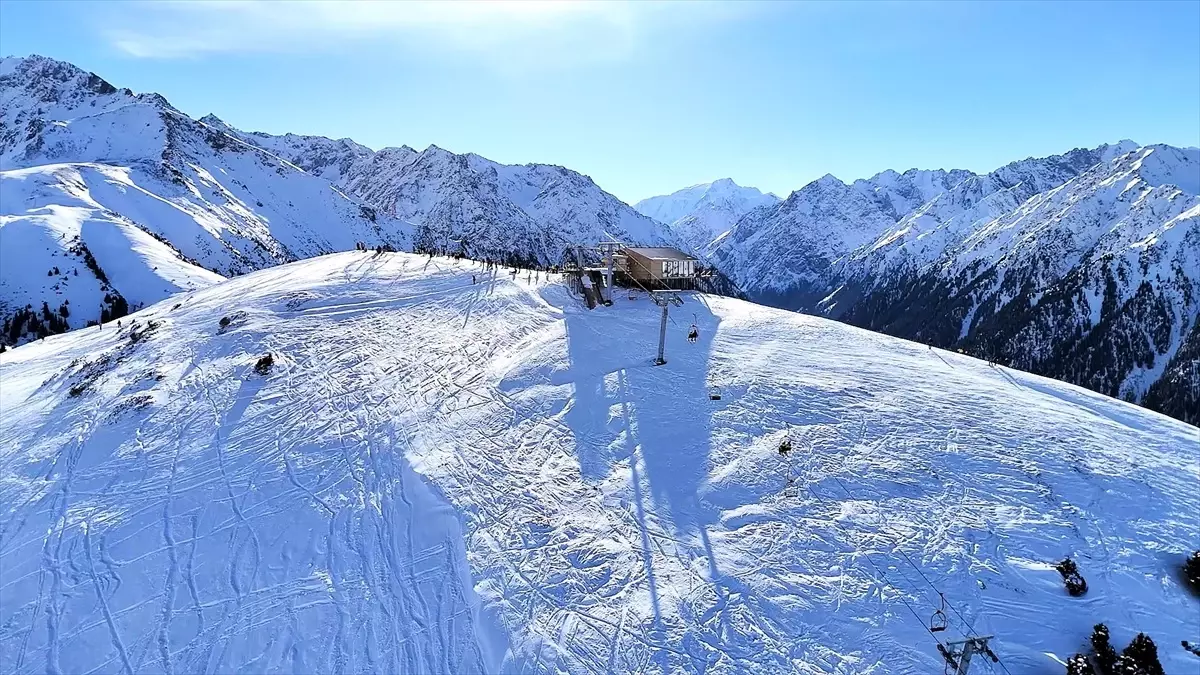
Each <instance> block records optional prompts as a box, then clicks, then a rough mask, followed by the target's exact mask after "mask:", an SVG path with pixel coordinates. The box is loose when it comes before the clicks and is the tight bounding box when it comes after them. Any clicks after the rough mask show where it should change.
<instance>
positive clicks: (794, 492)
mask: <svg viewBox="0 0 1200 675" xmlns="http://www.w3.org/2000/svg"><path fill="white" fill-rule="evenodd" d="M783 496H784V497H799V496H800V486H799V485H798V484H797V481H796V479H795V478H793V477H788V479H787V482H785V483H784V484H783Z"/></svg>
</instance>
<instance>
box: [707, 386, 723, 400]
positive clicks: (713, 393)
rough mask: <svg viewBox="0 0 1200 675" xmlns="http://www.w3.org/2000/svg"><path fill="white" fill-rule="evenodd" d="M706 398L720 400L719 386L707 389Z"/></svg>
mask: <svg viewBox="0 0 1200 675" xmlns="http://www.w3.org/2000/svg"><path fill="white" fill-rule="evenodd" d="M708 400H710V401H720V400H721V388H720V387H711V388H710V389H709V390H708Z"/></svg>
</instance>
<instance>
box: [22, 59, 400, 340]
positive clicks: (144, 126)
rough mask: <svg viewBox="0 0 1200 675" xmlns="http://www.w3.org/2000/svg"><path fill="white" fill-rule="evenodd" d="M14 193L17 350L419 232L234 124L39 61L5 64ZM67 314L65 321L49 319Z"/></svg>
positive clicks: (61, 64)
mask: <svg viewBox="0 0 1200 675" xmlns="http://www.w3.org/2000/svg"><path fill="white" fill-rule="evenodd" d="M218 122H219V121H218ZM0 194H3V196H4V204H3V206H2V207H0V208H2V210H3V214H2V215H0V217H2V218H3V220H2V221H0V248H3V250H4V253H3V255H4V261H5V265H4V269H3V271H2V272H0V275H2V277H3V281H4V283H3V290H2V291H0V315H3V316H4V318H5V319H6V320H7V326H6V329H5V330H6V332H5V336H4V337H3V339H4V341H5V342H8V343H10V344H11V343H13V342H18V341H20V340H21V339H23V338H27V337H33V336H37V335H39V334H42V335H44V334H45V333H46V332H48V331H49V332H54V331H56V330H60V329H62V328H64V327H77V326H80V325H83V324H84V323H87V322H89V321H95V320H99V319H100V318H101V314H102V309H103V312H104V313H105V314H108V315H119V314H121V313H123V308H124V307H125V306H127V305H129V304H133V305H135V306H136V305H139V304H142V303H146V302H153V301H156V300H158V299H160V298H162V297H164V296H165V295H166V294H169V293H173V292H176V291H178V290H182V289H189V288H199V287H201V286H203V285H206V284H209V283H212V281H213V280H215V279H219V278H220V276H219V275H231V274H240V273H243V272H248V271H251V270H255V269H261V268H263V267H268V266H271V265H276V264H279V263H281V262H287V261H291V260H297V259H299V258H306V257H311V256H314V255H319V254H321V253H328V252H331V251H339V250H348V249H353V248H355V246H356V244H357V243H358V242H363V243H366V244H368V245H371V246H376V245H382V244H389V245H392V246H396V247H401V246H407V245H409V242H410V240H411V235H412V230H411V227H410V226H408V225H407V224H405V223H402V222H400V221H397V220H394V219H391V218H388V217H386V216H377V215H376V213H375V212H374V210H373V209H371V208H369V207H368V206H366V205H364V204H362V203H360V202H357V201H355V200H354V199H351V198H349V197H347V196H346V195H345V194H343V193H342V192H341V191H339V190H338V189H337V188H335V187H334V186H333V185H331V184H330V183H329V182H328V181H327V180H324V179H322V178H320V177H318V176H315V175H312V174H310V173H308V172H306V171H304V170H302V169H300V168H299V167H297V166H295V165H293V164H292V163H290V162H288V161H286V160H283V159H281V158H279V157H278V156H276V155H274V154H272V153H270V152H267V151H265V150H262V149H260V148H258V147H256V146H254V145H250V144H247V143H245V142H243V141H241V140H240V139H239V138H238V137H236V136H235V135H234V134H231V133H229V130H228V129H227V128H226V127H225V126H224V125H223V124H209V123H205V122H201V121H197V120H193V119H191V118H189V117H188V116H186V115H184V114H183V113H181V112H179V111H178V110H176V109H175V108H174V107H172V106H171V105H170V104H169V103H168V102H167V101H166V100H165V99H163V98H162V97H161V96H158V95H157V94H134V93H133V92H131V91H129V90H128V89H117V88H116V87H114V86H112V85H111V84H109V83H108V82H106V81H104V80H103V79H101V78H100V77H98V76H96V75H94V74H92V73H86V72H84V71H82V70H80V69H79V68H76V67H75V66H73V65H71V64H69V63H64V62H61V61H55V60H53V59H48V58H44V57H38V56H33V57H28V58H11V57H10V58H5V59H3V60H2V61H0ZM101 249H103V250H101ZM123 249H124V250H123ZM55 269H57V270H58V272H57V273H55V272H54V270H55ZM63 305H67V306H69V310H68V312H69V316H67V317H66V318H67V321H66V324H65V325H64V324H62V323H61V322H59V321H58V320H57V319H55V320H54V321H51V320H50V319H49V317H47V316H45V311H44V308H49V309H50V310H56V311H57V310H58V309H59V308H60V307H61V306H63ZM102 305H103V307H102ZM27 308H28V309H27ZM34 315H36V316H34ZM60 316H61V314H60ZM51 324H54V325H51Z"/></svg>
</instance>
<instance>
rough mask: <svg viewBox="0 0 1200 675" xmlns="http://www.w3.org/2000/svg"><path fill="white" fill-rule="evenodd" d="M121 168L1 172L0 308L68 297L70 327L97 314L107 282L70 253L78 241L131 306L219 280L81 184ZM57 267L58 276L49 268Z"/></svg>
mask: <svg viewBox="0 0 1200 675" xmlns="http://www.w3.org/2000/svg"><path fill="white" fill-rule="evenodd" d="M118 174H120V172H113V171H112V170H111V169H110V168H109V167H103V166H92V165H49V166H41V167H35V168H31V169H17V170H13V171H3V172H0V204H2V206H0V280H3V292H2V293H0V307H7V308H13V309H16V308H21V307H24V306H25V305H27V304H28V305H32V306H33V308H34V309H35V310H36V309H39V308H40V307H41V305H42V303H43V302H46V303H48V304H49V305H50V307H51V309H54V310H56V309H58V307H59V306H60V305H61V304H63V302H64V301H67V302H68V304H70V305H71V308H70V309H71V310H72V315H71V317H69V319H68V321H69V323H70V325H71V326H72V327H81V326H83V325H85V324H86V323H87V321H88V320H94V319H95V318H97V317H98V316H99V308H100V305H101V302H102V300H103V297H104V295H105V293H106V292H107V290H106V288H105V284H102V283H101V282H100V280H99V279H97V278H96V277H95V276H93V274H92V272H91V270H90V269H89V268H88V267H87V266H86V264H85V263H84V262H83V259H82V257H80V256H78V255H76V254H75V253H74V251H73V249H75V247H76V246H77V245H78V244H83V245H84V246H86V247H87V249H88V250H89V251H90V252H91V254H92V255H93V256H94V258H95V260H96V262H97V264H98V265H99V266H100V268H101V269H102V270H107V282H108V286H111V287H112V288H114V289H116V290H117V291H118V292H119V293H121V295H122V296H123V297H124V298H125V299H126V300H127V301H128V302H129V303H130V304H131V305H135V306H136V305H146V304H151V303H154V302H158V301H159V300H162V299H164V298H166V297H169V296H171V295H173V294H175V293H178V292H180V291H185V290H196V289H200V288H206V287H208V286H211V285H212V284H214V283H216V282H218V281H221V280H223V279H224V277H222V276H221V275H219V274H215V273H213V272H210V271H209V270H206V269H204V268H202V267H199V266H197V265H195V264H192V263H190V262H188V261H186V260H183V259H181V258H180V256H179V254H177V253H176V252H175V251H173V250H172V249H171V248H170V247H169V246H168V245H166V244H164V243H162V242H160V241H157V240H156V239H154V238H153V237H151V236H150V235H148V234H146V233H145V232H144V231H142V230H141V229H139V228H138V227H136V226H135V225H134V224H133V223H131V222H130V221H129V220H127V219H125V218H124V217H122V216H120V215H118V214H117V213H116V212H115V211H113V210H110V209H108V208H105V207H104V206H102V205H101V204H100V203H99V202H97V201H96V200H95V199H93V197H92V194H91V193H90V192H89V191H88V189H87V184H88V183H89V182H92V183H93V184H95V183H96V182H99V181H103V180H108V179H113V180H119V179H120V177H118ZM54 269H58V270H59V273H58V274H48V272H51V271H52V270H54Z"/></svg>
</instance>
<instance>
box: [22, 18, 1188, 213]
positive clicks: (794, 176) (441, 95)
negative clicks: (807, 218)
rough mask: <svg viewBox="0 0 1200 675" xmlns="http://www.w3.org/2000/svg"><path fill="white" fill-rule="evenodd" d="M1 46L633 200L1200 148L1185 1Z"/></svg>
mask: <svg viewBox="0 0 1200 675" xmlns="http://www.w3.org/2000/svg"><path fill="white" fill-rule="evenodd" d="M0 53H3V54H5V55H18V56H24V55H28V54H31V53H37V54H43V55H45V56H50V57H54V58H59V59H64V60H68V61H71V62H73V63H75V64H76V65H78V66H80V67H82V68H84V69H86V70H91V71H94V72H96V73H97V74H99V75H101V76H102V77H104V78H105V79H107V80H109V81H110V82H112V83H113V84H115V85H117V86H119V87H130V88H132V89H134V90H135V91H155V92H158V93H161V94H163V95H164V96H166V97H167V99H168V100H170V101H171V103H173V104H174V105H175V106H176V107H178V108H180V109H181V110H183V111H185V112H187V113H189V114H192V115H193V116H197V117H198V116H201V115H204V114H206V113H209V112H212V113H215V114H217V116H219V117H221V118H222V119H224V120H226V121H227V122H229V123H230V124H233V125H234V126H236V127H238V128H241V129H244V130H254V131H267V132H272V133H282V132H286V131H292V132H297V133H307V134H320V135H324V136H332V137H343V136H348V137H351V138H353V139H355V140H357V141H359V142H360V143H363V144H366V145H368V146H370V147H373V148H379V147H382V146H385V145H401V144H407V145H410V146H413V147H416V148H418V149H419V148H423V147H425V146H426V145H428V144H431V143H433V144H436V145H439V146H441V147H444V148H447V149H449V150H453V151H456V152H467V151H470V152H476V153H479V154H481V155H484V156H486V157H490V158H492V159H495V160H497V161H501V162H506V163H524V162H535V161H536V162H548V163H554V164H562V165H565V166H568V167H570V168H572V169H575V170H578V171H581V172H583V173H586V174H588V175H590V176H592V178H594V179H595V180H596V182H597V183H599V184H600V185H601V186H602V187H604V188H606V189H607V190H609V191H610V192H613V193H614V194H616V195H617V196H619V197H621V198H622V199H625V200H626V201H635V200H637V199H640V198H643V197H647V196H651V195H655V194H661V193H665V192H670V191H673V190H676V189H678V188H681V187H685V186H687V185H691V184H694V183H699V182H706V181H710V180H713V179H716V178H722V177H731V178H733V179H734V180H736V181H737V182H739V183H741V184H743V185H753V186H756V187H759V188H761V189H764V190H770V191H773V192H776V193H777V194H780V195H786V194H787V193H788V192H790V191H791V190H794V189H797V188H799V187H801V186H802V185H803V184H805V183H806V182H808V181H810V180H812V179H815V178H817V177H819V176H821V175H823V174H825V173H832V174H834V175H835V176H838V177H839V178H842V179H844V180H851V179H854V178H861V177H866V176H869V175H872V174H874V173H877V172H878V171H881V170H883V169H887V168H894V169H898V170H903V169H905V168H909V167H914V166H916V167H921V168H966V169H973V170H977V171H986V170H990V169H993V168H995V167H997V166H1000V165H1002V164H1005V163H1007V162H1009V161H1012V160H1015V159H1020V158H1024V157H1028V156H1037V155H1047V154H1055V153H1059V152H1063V151H1066V150H1068V149H1070V148H1073V147H1078V146H1094V145H1098V144H1100V143H1103V142H1111V141H1117V140H1120V139H1122V138H1131V139H1133V140H1135V141H1138V142H1139V143H1170V144H1174V145H1200V1H1186V0H1181V1H1177V2H1165V3H1155V2H1131V3H1087V2H1065V3H1061V4H1055V3H1049V2H1046V3H1028V4H1025V3H1019V2H1001V3H994V4H971V3H966V2H931V3H914V2H897V3H884V2H861V3H853V2H842V3H795V4H790V3H785V2H767V3H761V4H756V3H750V2H738V3H730V4H717V3H699V2H697V3H685V2H673V3H664V4H653V3H650V2H638V3H632V4H620V3H615V2H613V3H603V4H589V3H560V4H554V3H549V2H542V3H532V4H529V3H522V2H492V3H489V4H486V5H469V4H445V3H443V4H435V5H426V4H419V3H402V2H375V3H368V4H346V3H335V4H326V3H322V2H301V3H295V4H289V3H286V2H257V1H254V0H247V1H241V2H222V3H213V4H208V3H194V2H173V3H165V4H144V3H129V2H117V3H105V2H98V1H88V2H68V1H62V0H60V1H57V2H25V1H16V2H14V1H12V0H0Z"/></svg>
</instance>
